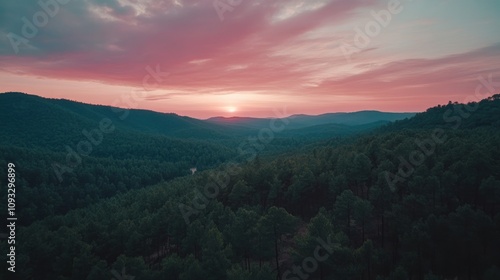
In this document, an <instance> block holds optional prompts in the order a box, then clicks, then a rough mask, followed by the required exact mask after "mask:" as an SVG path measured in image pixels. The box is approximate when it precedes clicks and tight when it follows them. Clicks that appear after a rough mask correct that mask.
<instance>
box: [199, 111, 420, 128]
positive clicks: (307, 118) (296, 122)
mask: <svg viewBox="0 0 500 280" xmlns="http://www.w3.org/2000/svg"><path fill="white" fill-rule="evenodd" d="M415 114H416V113H388V112H379V111H359V112H352V113H327V114H322V115H317V116H313V115H302V114H301V115H292V116H290V117H289V118H288V120H289V121H290V123H289V124H288V125H287V129H298V128H305V127H310V126H317V125H324V124H342V125H348V126H357V125H366V124H370V123H376V122H393V121H397V120H403V119H406V118H411V117H413V116H414V115H415ZM207 121H208V122H210V123H214V124H219V125H225V126H229V127H246V128H259V127H263V126H265V125H267V124H269V121H270V118H244V117H231V118H224V117H214V118H210V119H207Z"/></svg>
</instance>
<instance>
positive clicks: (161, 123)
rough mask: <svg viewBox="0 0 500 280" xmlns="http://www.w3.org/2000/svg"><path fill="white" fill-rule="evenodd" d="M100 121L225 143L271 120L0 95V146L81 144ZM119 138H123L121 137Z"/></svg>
mask: <svg viewBox="0 0 500 280" xmlns="http://www.w3.org/2000/svg"><path fill="white" fill-rule="evenodd" d="M413 115H414V113H386V112H378V111H360V112H353V113H329V114H323V115H318V116H309V115H293V116H290V117H289V118H288V120H289V124H288V125H287V126H286V130H285V131H286V133H283V134H281V135H280V136H283V137H285V136H286V137H295V138H301V139H306V138H310V139H320V138H328V137H334V136H339V135H349V134H353V133H359V132H364V131H367V130H370V129H373V128H376V127H378V126H381V125H383V124H385V123H387V122H391V121H395V120H402V119H405V118H408V117H411V116H413ZM103 119H109V120H111V122H112V124H113V125H114V126H115V127H116V129H117V131H118V133H117V135H114V137H121V138H129V137H136V138H137V137H144V135H149V136H152V135H156V136H167V137H171V138H180V139H201V140H229V141H232V140H234V139H242V137H247V136H248V135H249V134H252V133H255V131H256V130H258V129H261V128H266V127H269V125H270V121H271V119H270V118H247V117H233V118H223V117H215V118H210V119H208V120H199V119H195V118H190V117H184V116H179V115H176V114H173V113H159V112H154V111H148V110H138V109H129V110H127V109H121V108H115V107H111V106H102V105H91V104H85V103H81V102H76V101H71V100H66V99H50V98H42V97H39V96H35V95H29V94H25V93H19V92H8V93H3V94H0V120H2V124H1V126H0V128H2V129H3V131H8V132H9V133H5V134H2V136H0V143H9V144H11V143H17V145H18V146H46V147H55V146H57V147H61V146H62V145H65V144H67V142H69V141H79V140H80V139H81V138H82V130H83V129H86V130H87V131H90V130H92V129H95V128H98V126H99V122H100V121H101V120H103ZM121 134H124V135H125V136H123V135H122V136H119V135H121ZM136 134H138V135H136ZM133 135H136V136H133ZM139 135H143V136H139Z"/></svg>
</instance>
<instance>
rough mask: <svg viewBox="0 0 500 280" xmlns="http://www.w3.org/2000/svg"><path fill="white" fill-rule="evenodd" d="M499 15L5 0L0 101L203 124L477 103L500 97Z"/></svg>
mask: <svg viewBox="0 0 500 280" xmlns="http://www.w3.org/2000/svg"><path fill="white" fill-rule="evenodd" d="M499 14H500V1H498V0H476V1H470V0H413V1H412V0H400V1H398V0H41V1H17V0H5V1H0V92H8V91H16V92H25V93H29V94H35V95H39V96H43V97H49V98H65V99H70V100H76V101H80V102H85V103H92V104H104V105H113V106H118V107H125V108H141V109H149V110H154V111H159V112H173V113H176V114H179V115H187V116H191V117H196V118H202V119H204V118H208V117H212V116H252V117H272V116H274V115H276V114H277V112H280V114H281V115H283V114H288V115H291V114H299V113H302V114H321V113H326V112H352V111H358V110H372V109H373V110H381V111H391V112H419V111H424V110H425V109H427V108H429V107H432V106H435V105H437V104H446V103H448V101H458V102H463V101H471V100H474V99H476V100H477V99H480V98H478V97H477V96H476V95H475V92H476V91H477V89H478V87H480V86H479V85H481V82H480V81H481V80H482V81H483V82H484V81H485V80H490V81H493V82H492V83H493V84H496V88H495V87H492V86H490V87H483V88H482V89H481V90H482V92H481V94H482V95H481V96H486V94H487V93H488V95H492V94H494V93H499V92H500V84H499V83H500V63H499V62H500V32H499V30H500V17H499V16H498V15H499ZM497 81H498V82H497ZM490 84H491V83H490ZM497 89H498V90H497Z"/></svg>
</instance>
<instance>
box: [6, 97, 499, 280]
mask: <svg viewBox="0 0 500 280" xmlns="http://www.w3.org/2000/svg"><path fill="white" fill-rule="evenodd" d="M499 97H500V96H499V95H496V96H494V97H492V98H489V99H486V100H483V101H481V102H479V103H471V104H468V105H467V106H465V105H464V104H458V103H457V104H453V103H452V104H448V105H446V106H438V107H434V108H431V109H429V110H427V112H424V113H421V114H417V115H416V116H415V117H413V118H411V119H409V120H406V121H400V122H396V123H395V124H389V125H387V126H385V127H384V128H380V129H378V130H377V131H375V132H372V133H370V134H367V135H361V136H359V137H355V138H350V139H346V140H344V141H341V142H338V141H332V142H326V143H325V142H323V143H322V144H321V143H318V144H316V145H312V146H309V148H306V149H297V150H295V151H294V152H291V151H288V152H287V153H286V154H284V155H274V156H265V155H259V154H257V155H256V156H251V157H246V158H245V160H243V161H231V162H232V163H231V164H229V163H228V162H227V161H225V163H224V164H222V165H219V166H218V167H217V168H213V169H210V170H205V171H201V172H197V173H195V174H194V175H189V176H185V177H182V178H177V179H174V180H171V181H169V182H164V183H160V184H156V185H152V186H144V187H141V188H137V187H130V188H119V190H120V191H119V192H118V194H117V195H114V196H113V197H110V198H105V199H100V200H99V201H98V202H97V203H94V204H92V205H87V206H86V207H83V208H80V209H77V210H72V211H69V212H68V213H66V214H64V215H52V214H53V213H58V210H56V209H54V210H53V212H50V213H47V214H46V215H50V216H49V217H46V218H44V219H43V220H40V221H36V222H34V223H32V224H30V225H29V226H24V227H21V228H20V229H19V231H18V240H20V242H19V245H18V249H17V250H18V252H19V253H18V254H19V255H18V266H19V267H22V268H23V269H22V270H19V272H18V275H19V276H20V277H21V278H22V279H110V278H112V277H113V275H114V274H113V272H115V273H116V272H117V271H118V272H126V274H127V275H130V276H133V277H135V278H134V279H179V280H188V279H214V280H215V279H218V280H219V279H228V280H246V279H248V280H250V279H252V280H253V279H262V280H266V279H294V280H295V279H346V280H347V279H363V280H364V279H390V280H393V279H394V280H396V279H425V280H433V279H488V280H490V279H491V280H493V279H500V250H499V248H500V239H499V238H498V236H500V145H499V143H500V130H499V129H498V123H499V120H500V116H498V112H500V111H499V110H500V99H499ZM467 108H475V109H474V110H469V111H465V112H466V113H467V115H466V114H463V112H464V111H461V110H462V109H463V110H467ZM449 110H451V113H450V112H449ZM451 120H453V121H451ZM457 124H459V125H457ZM329 143H335V144H329ZM339 143H340V144H339ZM270 144H272V142H271V143H270ZM152 145H153V144H152ZM10 151H11V153H12V154H13V155H14V154H16V155H18V154H22V153H34V154H32V155H29V156H26V158H36V157H38V156H41V155H38V154H36V153H35V152H32V151H28V150H24V149H19V150H12V149H11V150H10ZM203 151H205V150H203ZM157 152H160V150H158V151H157ZM240 152H241V151H240ZM2 153H3V152H2ZM119 153H121V152H119ZM119 153H118V154H119ZM139 154H141V152H139V151H137V154H131V156H130V157H126V158H123V159H115V158H113V157H108V158H103V163H102V164H105V165H104V166H106V168H102V169H100V167H99V163H98V162H93V161H92V160H89V161H88V162H85V163H82V166H83V165H85V166H86V171H88V175H87V176H83V177H82V178H80V177H74V178H72V179H69V181H71V182H72V184H73V188H75V189H81V188H83V189H91V190H92V191H96V192H98V193H99V192H104V194H105V192H106V190H100V187H99V186H100V185H97V184H100V183H97V182H95V181H92V176H96V175H95V174H99V172H109V171H108V165H109V166H116V168H117V169H119V171H117V172H116V173H113V174H114V175H113V176H117V177H109V182H112V183H114V184H117V185H118V184H119V183H118V182H120V177H121V176H124V177H123V178H124V179H123V180H122V181H123V184H127V183H129V182H130V181H131V180H132V181H134V178H136V180H138V181H135V182H134V185H138V184H146V185H147V184H149V183H150V182H152V181H154V180H153V179H151V178H153V177H154V176H158V175H157V174H158V172H159V173H161V170H162V169H163V168H167V169H169V167H167V166H165V167H160V166H162V165H165V164H167V163H165V161H164V160H163V159H162V158H161V157H158V158H155V157H154V156H150V157H147V160H150V161H151V163H150V164H147V165H145V166H152V165H155V164H157V165H158V167H157V168H158V172H152V171H150V170H142V169H141V168H140V166H142V163H141V161H140V160H139V159H138V160H137V161H134V160H132V159H133V158H134V157H135V156H136V155H139ZM229 154H230V153H229ZM13 155H12V156H13ZM254 155H255V154H254ZM55 156H57V155H55ZM59 156H60V157H63V156H64V154H61V155H59ZM237 156H238V155H237ZM16 158H17V156H16ZM197 158H198V156H197V155H193V156H192V159H193V160H195V159H197ZM208 158H211V157H208ZM153 159H155V160H156V161H153ZM212 160H213V161H212V162H222V161H223V160H224V158H215V159H212ZM187 162H189V160H188V161H187ZM189 163H190V164H191V163H192V162H189ZM24 164H26V165H28V166H29V163H27V162H22V163H20V164H19V165H20V166H22V165H24ZM45 164H46V165H48V164H50V163H45ZM133 166H136V167H138V169H137V171H134V169H132V171H131V168H132V167H133ZM180 166H182V165H178V164H175V167H180ZM186 166H187V165H186ZM112 168H115V167H112ZM182 170H183V168H180V170H179V172H183V171H182ZM142 172H145V173H144V174H142V175H139V174H140V173H142ZM126 173H130V174H126ZM148 174H149V175H148ZM4 175H5V174H2V175H1V176H4ZM37 176H38V177H37ZM39 176H42V178H40V177H39ZM43 176H45V175H43V174H42V175H36V174H32V175H30V176H28V178H30V179H28V178H25V179H21V180H34V181H32V182H30V184H31V186H32V187H31V188H32V189H31V190H30V191H31V192H33V194H32V196H33V197H37V196H40V195H47V197H46V198H44V199H49V197H50V198H51V197H54V196H55V197H57V195H60V196H61V199H62V196H63V195H64V192H65V191H67V189H57V188H56V189H55V190H52V191H53V192H56V193H57V194H51V195H48V194H47V193H46V192H45V191H43V185H40V184H39V181H36V180H45V179H43ZM127 176H129V177H127ZM162 176H164V179H166V178H167V177H169V176H168V174H163V175H162ZM4 177H5V176H4ZM20 177H21V178H23V177H24V176H20ZM37 178H38V179H37ZM148 178H149V179H148ZM169 178H170V177H169ZM65 180H66V179H65ZM98 189H99V190H98ZM82 192H84V193H85V192H86V191H82ZM25 193H26V194H27V193H29V192H28V191H26V190H25ZM23 195H24V194H20V195H19V196H20V197H21V196H23ZM82 195H83V194H82ZM82 195H80V194H78V195H75V198H74V199H75V201H76V203H78V202H79V199H85V198H84V197H82ZM88 196H89V199H90V200H92V197H93V195H92V194H88ZM104 197H106V195H104V196H103V197H101V198H104ZM34 199H35V198H34ZM26 203H27V204H28V202H26ZM55 204H56V205H57V202H55ZM86 204H88V203H86V202H83V203H82V204H81V206H83V205H86ZM24 207H27V208H28V209H30V208H29V206H24ZM60 207H63V208H64V207H65V206H64V203H62V206H60ZM69 208H71V207H66V208H64V209H63V210H64V211H66V210H69ZM23 211H25V210H23ZM31 211H38V210H37V209H36V208H33V209H32V210H31ZM64 211H63V212H64ZM26 215H28V214H26ZM1 246H2V250H4V249H5V247H6V246H7V244H6V243H5V242H2V243H1ZM1 260H2V261H3V262H5V261H6V257H5V255H4V256H2V258H1ZM124 269H126V270H124Z"/></svg>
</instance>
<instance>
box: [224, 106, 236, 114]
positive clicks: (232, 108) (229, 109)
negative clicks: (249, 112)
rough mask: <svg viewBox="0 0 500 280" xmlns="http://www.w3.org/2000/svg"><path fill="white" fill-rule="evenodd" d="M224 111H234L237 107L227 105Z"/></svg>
mask: <svg viewBox="0 0 500 280" xmlns="http://www.w3.org/2000/svg"><path fill="white" fill-rule="evenodd" d="M226 111H228V112H229V113H234V112H236V111H238V108H236V107H234V106H228V107H226Z"/></svg>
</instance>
